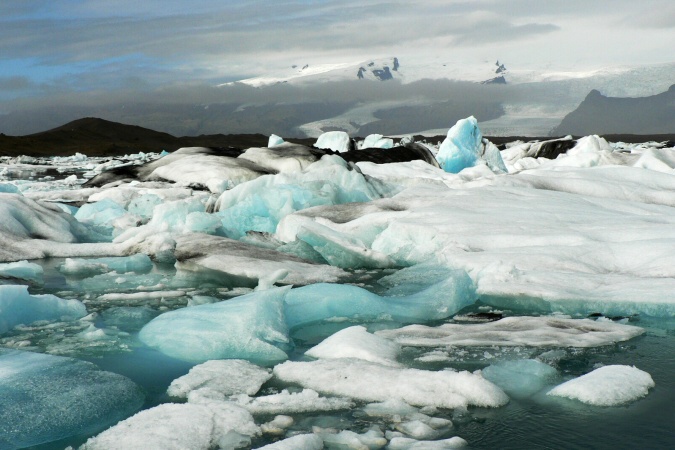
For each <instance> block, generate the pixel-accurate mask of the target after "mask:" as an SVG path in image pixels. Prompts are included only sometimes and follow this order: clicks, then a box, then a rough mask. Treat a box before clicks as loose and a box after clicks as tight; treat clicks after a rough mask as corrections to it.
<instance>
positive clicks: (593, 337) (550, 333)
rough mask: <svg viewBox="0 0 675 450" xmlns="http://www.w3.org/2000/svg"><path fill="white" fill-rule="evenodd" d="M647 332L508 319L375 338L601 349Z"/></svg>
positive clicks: (415, 328) (552, 319)
mask: <svg viewBox="0 0 675 450" xmlns="http://www.w3.org/2000/svg"><path fill="white" fill-rule="evenodd" d="M644 331H645V330H644V329H643V328H640V327H635V326H632V325H624V324H620V323H615V322H611V321H594V320H590V319H570V318H564V317H556V316H543V317H527V316H517V317H505V318H503V319H501V320H497V321H495V322H488V323H477V324H455V323H446V324H443V325H440V326H437V327H429V326H426V325H408V326H406V327H403V328H398V329H395V330H381V331H377V332H376V333H375V334H376V335H378V336H382V337H385V338H387V339H392V340H394V341H395V342H398V343H399V344H401V345H405V346H415V347H444V346H448V345H455V346H471V347H477V346H480V347H488V346H492V345H497V346H521V345H524V346H532V347H581V348H584V347H598V346H601V345H609V344H613V343H616V342H622V341H627V340H629V339H632V338H634V337H636V336H639V335H641V334H642V333H644Z"/></svg>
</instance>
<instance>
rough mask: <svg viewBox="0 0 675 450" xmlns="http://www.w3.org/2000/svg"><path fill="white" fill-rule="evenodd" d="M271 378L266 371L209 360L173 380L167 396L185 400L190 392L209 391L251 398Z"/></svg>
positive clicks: (234, 362) (245, 364) (240, 362)
mask: <svg viewBox="0 0 675 450" xmlns="http://www.w3.org/2000/svg"><path fill="white" fill-rule="evenodd" d="M270 378H272V374H271V373H270V371H269V370H267V369H263V368H262V367H258V366H256V365H255V364H251V363H250V362H248V361H243V360H238V359H230V360H224V361H219V360H212V361H206V362H205V363H203V364H199V365H197V366H195V367H193V368H192V369H190V372H189V373H188V374H187V375H184V376H182V377H180V378H177V379H175V380H173V382H172V383H171V385H170V386H169V389H168V390H167V393H168V394H169V395H170V396H172V397H178V398H187V396H188V394H189V393H190V392H191V391H194V390H197V389H210V390H212V391H215V392H218V393H219V394H222V395H223V396H229V395H235V394H248V395H253V394H255V393H256V392H258V390H259V389H260V386H262V385H263V384H264V383H265V382H266V381H267V380H269V379H270Z"/></svg>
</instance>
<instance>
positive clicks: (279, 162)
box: [239, 141, 322, 173]
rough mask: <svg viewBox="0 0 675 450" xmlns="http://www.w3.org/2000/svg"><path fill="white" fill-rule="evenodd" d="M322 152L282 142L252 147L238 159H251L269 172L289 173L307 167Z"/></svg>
mask: <svg viewBox="0 0 675 450" xmlns="http://www.w3.org/2000/svg"><path fill="white" fill-rule="evenodd" d="M321 156H322V153H319V152H317V151H316V150H313V149H312V148H310V147H305V146H304V145H300V144H291V143H290V142H283V141H282V143H280V144H278V145H275V146H274V148H260V147H252V148H249V149H248V150H246V151H245V152H244V153H242V154H241V155H239V159H245V160H248V161H251V162H253V163H255V164H257V165H259V166H260V167H264V168H265V169H267V170H269V171H270V172H279V173H290V172H300V171H302V170H305V169H307V167H309V165H310V164H312V163H314V162H315V161H317V160H318V159H319V158H320V157H321Z"/></svg>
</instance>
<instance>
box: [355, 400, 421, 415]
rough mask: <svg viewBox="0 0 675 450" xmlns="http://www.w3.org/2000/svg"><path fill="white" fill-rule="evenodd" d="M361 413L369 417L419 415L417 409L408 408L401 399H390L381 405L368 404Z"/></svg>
mask: <svg viewBox="0 0 675 450" xmlns="http://www.w3.org/2000/svg"><path fill="white" fill-rule="evenodd" d="M363 411H364V412H365V413H366V414H367V415H369V416H371V417H386V416H400V417H406V416H411V415H413V414H418V413H419V411H418V409H417V408H415V407H413V406H410V405H409V404H407V403H406V402H404V401H403V400H401V399H396V398H390V399H388V400H385V401H383V402H381V403H369V404H367V405H366V406H365V407H364V408H363Z"/></svg>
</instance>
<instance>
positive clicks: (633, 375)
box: [548, 365, 655, 406]
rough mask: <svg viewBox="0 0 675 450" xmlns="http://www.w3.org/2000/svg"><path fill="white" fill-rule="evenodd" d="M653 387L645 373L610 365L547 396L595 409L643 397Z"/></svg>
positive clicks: (633, 367)
mask: <svg viewBox="0 0 675 450" xmlns="http://www.w3.org/2000/svg"><path fill="white" fill-rule="evenodd" d="M654 386H655V384H654V380H652V377H651V375H649V374H648V373H647V372H645V371H642V370H640V369H638V368H636V367H635V366H632V367H631V366H622V365H612V366H604V367H600V368H599V369H595V370H594V371H592V372H590V373H587V374H586V375H582V376H580V377H579V378H575V379H573V380H570V381H567V382H565V383H563V384H561V385H559V386H556V387H554V388H553V389H551V390H550V391H549V392H548V395H551V396H554V397H566V398H570V399H572V400H579V401H580V402H583V403H587V404H589V405H595V406H618V405H623V404H625V403H630V402H634V401H635V400H638V399H640V398H642V397H645V396H646V395H647V394H648V392H649V389H651V388H653V387H654Z"/></svg>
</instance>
